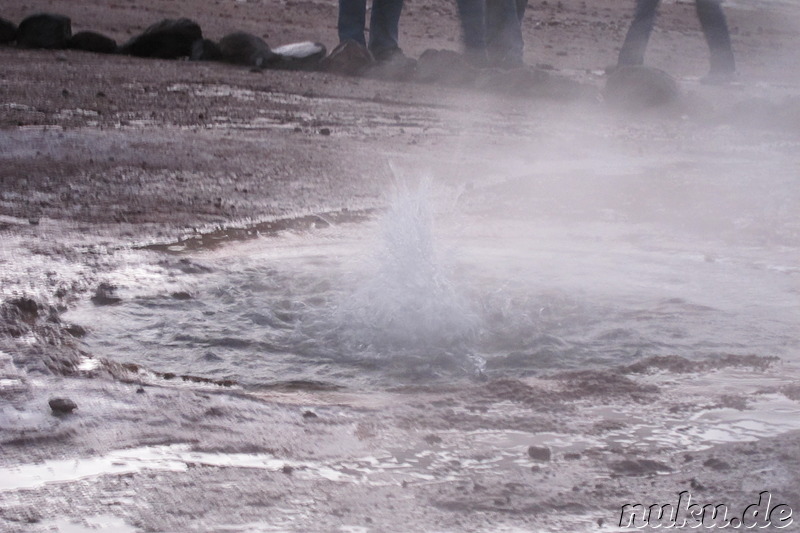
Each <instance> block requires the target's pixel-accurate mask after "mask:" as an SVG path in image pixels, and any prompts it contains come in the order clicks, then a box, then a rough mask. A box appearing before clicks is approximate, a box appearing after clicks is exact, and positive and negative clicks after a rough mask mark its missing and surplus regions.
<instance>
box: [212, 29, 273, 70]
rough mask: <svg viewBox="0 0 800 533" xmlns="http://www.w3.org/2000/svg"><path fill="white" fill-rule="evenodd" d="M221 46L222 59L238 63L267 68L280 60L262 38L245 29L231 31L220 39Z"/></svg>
mask: <svg viewBox="0 0 800 533" xmlns="http://www.w3.org/2000/svg"><path fill="white" fill-rule="evenodd" d="M219 48H220V50H221V51H222V60H223V61H225V62H226V63H233V64H236V65H248V66H251V67H257V68H266V67H268V66H270V65H272V64H274V63H277V62H278V61H279V60H280V58H279V57H278V56H277V55H276V54H274V53H273V52H272V50H270V48H269V45H267V43H266V42H264V40H263V39H262V38H260V37H256V36H255V35H252V34H250V33H245V32H243V31H237V32H235V33H230V34H228V35H226V36H225V37H223V38H222V39H220V41H219Z"/></svg>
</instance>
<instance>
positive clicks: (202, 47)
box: [189, 39, 222, 61]
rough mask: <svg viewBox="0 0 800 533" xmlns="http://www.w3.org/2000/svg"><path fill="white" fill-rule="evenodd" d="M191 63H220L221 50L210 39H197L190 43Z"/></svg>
mask: <svg viewBox="0 0 800 533" xmlns="http://www.w3.org/2000/svg"><path fill="white" fill-rule="evenodd" d="M189 59H191V60H192V61H222V50H221V49H220V47H219V45H218V44H217V43H215V42H214V41H212V40H211V39H198V40H196V41H195V42H194V43H192V55H190V56H189Z"/></svg>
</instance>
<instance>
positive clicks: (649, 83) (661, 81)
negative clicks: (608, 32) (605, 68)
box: [603, 65, 680, 111]
mask: <svg viewBox="0 0 800 533" xmlns="http://www.w3.org/2000/svg"><path fill="white" fill-rule="evenodd" d="M603 96H604V97H605V100H606V102H608V103H609V104H611V105H612V106H614V107H617V108H620V109H626V110H629V111H641V110H644V109H652V108H656V107H663V106H666V105H670V104H674V103H676V102H677V101H678V99H679V98H680V89H679V87H678V82H676V81H675V79H674V78H673V77H672V76H670V75H669V74H667V73H666V72H664V71H663V70H659V69H656V68H650V67H644V66H627V65H626V66H621V67H617V68H616V69H614V70H613V71H612V72H611V73H610V74H609V76H608V79H607V80H606V86H605V89H604V90H603Z"/></svg>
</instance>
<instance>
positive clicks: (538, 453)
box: [528, 446, 552, 462]
mask: <svg viewBox="0 0 800 533" xmlns="http://www.w3.org/2000/svg"><path fill="white" fill-rule="evenodd" d="M528 456H529V457H530V458H531V459H534V460H536V461H543V462H546V461H549V460H550V458H551V456H552V454H551V453H550V448H548V447H547V446H528Z"/></svg>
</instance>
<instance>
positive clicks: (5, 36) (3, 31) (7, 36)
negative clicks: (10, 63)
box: [0, 17, 17, 44]
mask: <svg viewBox="0 0 800 533" xmlns="http://www.w3.org/2000/svg"><path fill="white" fill-rule="evenodd" d="M16 39H17V25H16V24H14V23H13V22H11V21H10V20H6V19H4V18H2V17H0V44H8V43H13V42H14V41H15V40H16Z"/></svg>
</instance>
